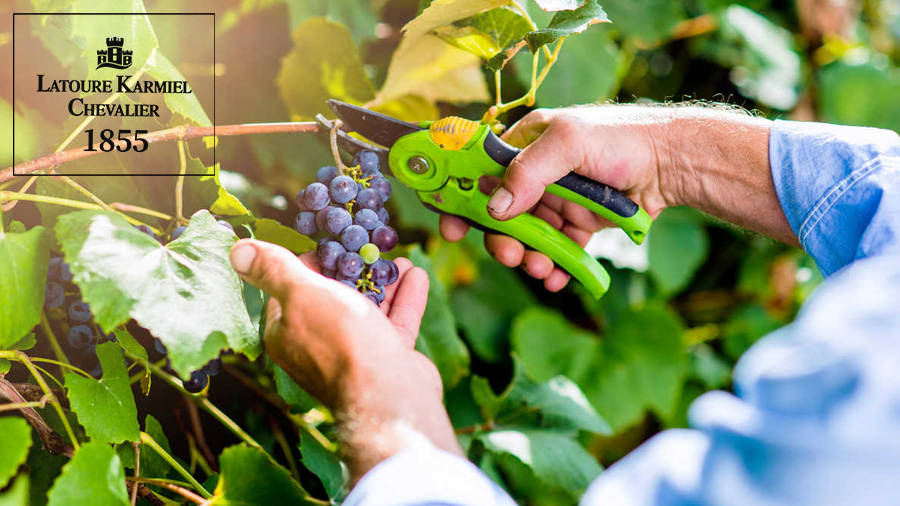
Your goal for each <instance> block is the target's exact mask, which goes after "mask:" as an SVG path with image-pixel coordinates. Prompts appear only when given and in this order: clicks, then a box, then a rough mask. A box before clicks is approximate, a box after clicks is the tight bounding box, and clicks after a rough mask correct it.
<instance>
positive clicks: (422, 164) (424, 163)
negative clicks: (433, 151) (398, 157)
mask: <svg viewBox="0 0 900 506" xmlns="http://www.w3.org/2000/svg"><path fill="white" fill-rule="evenodd" d="M406 166H407V167H409V170H411V171H412V172H414V173H416V174H425V173H426V172H428V169H429V168H430V167H429V166H428V160H426V159H425V157H423V156H418V155H416V156H413V157H412V158H410V159H409V160H408V161H407V162H406Z"/></svg>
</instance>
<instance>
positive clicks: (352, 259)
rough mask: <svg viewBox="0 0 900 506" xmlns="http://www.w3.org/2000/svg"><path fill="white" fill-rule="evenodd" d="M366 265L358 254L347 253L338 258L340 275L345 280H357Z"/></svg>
mask: <svg viewBox="0 0 900 506" xmlns="http://www.w3.org/2000/svg"><path fill="white" fill-rule="evenodd" d="M364 265H365V263H364V262H363V259H362V257H361V256H359V254H358V253H353V252H347V253H344V254H343V255H341V256H340V257H338V261H337V267H338V274H340V275H341V276H342V277H344V278H357V277H359V275H360V274H361V273H362V270H363V266H364Z"/></svg>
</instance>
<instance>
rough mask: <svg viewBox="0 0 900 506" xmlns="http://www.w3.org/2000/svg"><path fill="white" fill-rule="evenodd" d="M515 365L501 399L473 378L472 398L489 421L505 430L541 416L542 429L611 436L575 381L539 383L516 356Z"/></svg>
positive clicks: (560, 378) (558, 379)
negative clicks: (506, 427) (527, 373)
mask: <svg viewBox="0 0 900 506" xmlns="http://www.w3.org/2000/svg"><path fill="white" fill-rule="evenodd" d="M513 361H514V366H515V372H514V373H513V379H512V381H511V382H510V384H509V386H507V388H506V390H505V391H503V392H502V393H501V394H500V395H494V393H493V391H492V390H491V387H490V385H489V384H488V382H487V380H485V379H484V378H480V377H478V376H474V377H473V378H472V384H471V385H472V397H473V398H474V399H475V402H476V403H478V405H479V406H481V407H482V410H483V411H484V412H485V415H486V416H487V417H488V418H489V419H491V420H494V421H495V422H496V423H499V424H502V425H504V426H510V425H530V423H529V422H528V421H525V420H524V419H523V415H529V414H538V415H539V416H540V426H543V427H550V428H554V429H562V430H585V431H588V432H593V433H597V434H610V433H611V429H610V427H609V424H607V423H606V421H605V420H603V419H602V418H601V417H600V416H599V415H598V414H597V411H596V410H595V409H594V407H593V406H592V405H591V403H590V402H589V401H588V400H587V398H586V397H585V395H584V393H582V391H581V389H580V388H578V385H576V384H575V383H574V382H573V381H572V380H570V379H569V378H566V377H565V376H555V377H553V378H550V379H549V380H547V381H545V382H542V383H538V382H535V381H533V380H532V379H531V378H529V377H528V376H527V375H526V374H525V368H524V367H523V366H522V363H521V361H519V360H518V359H516V357H515V356H513ZM532 423H533V422H532Z"/></svg>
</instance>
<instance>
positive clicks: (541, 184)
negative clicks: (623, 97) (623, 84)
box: [441, 106, 674, 291]
mask: <svg viewBox="0 0 900 506" xmlns="http://www.w3.org/2000/svg"><path fill="white" fill-rule="evenodd" d="M662 112H663V110H662V109H651V108H638V107H631V106H591V107H571V108H565V109H538V110H535V111H533V112H531V113H529V114H528V115H527V116H525V117H524V118H523V119H522V120H521V121H519V122H518V123H516V124H515V125H513V127H512V128H511V129H510V130H509V131H507V132H506V133H505V134H504V136H503V138H504V140H506V141H507V142H509V143H510V144H513V145H515V146H519V147H523V146H525V149H524V150H523V151H522V153H520V154H519V156H517V157H516V158H515V160H513V162H512V164H510V166H509V168H508V169H507V171H506V176H505V177H504V178H503V181H502V183H499V182H498V181H494V182H493V185H494V187H490V188H482V190H485V189H487V190H488V191H490V190H492V189H493V190H494V193H493V196H492V197H491V200H490V203H489V204H488V211H489V212H490V213H491V215H492V216H493V217H494V218H496V219H500V220H507V219H510V218H513V217H515V216H517V215H519V214H521V213H523V212H531V213H533V214H534V215H535V216H537V217H539V218H541V219H543V220H544V221H546V222H547V223H549V224H550V225H552V226H553V227H555V228H557V229H559V230H561V231H562V232H563V233H565V234H566V235H568V236H569V237H571V238H572V239H573V240H574V241H575V242H577V243H578V244H580V245H582V246H584V245H585V244H586V243H587V241H588V240H589V239H590V237H591V235H592V234H593V233H594V232H596V231H597V230H600V229H601V228H603V227H607V226H610V225H612V224H611V223H610V222H609V221H607V220H605V219H603V218H601V217H599V216H597V215H596V214H594V213H592V212H591V211H589V210H587V209H586V208H584V207H582V206H579V205H578V204H575V203H574V202H570V201H568V200H565V199H562V198H560V197H557V196H555V195H551V194H549V193H546V192H545V191H544V189H545V188H546V187H547V186H548V185H549V184H552V183H554V182H555V181H556V180H557V179H559V178H561V177H562V176H564V175H566V174H568V173H569V172H571V171H575V172H576V173H578V174H581V175H583V176H585V177H588V178H590V179H593V180H595V181H600V182H603V183H606V184H608V185H610V186H612V187H613V188H616V189H619V190H620V191H622V192H623V193H625V194H626V195H628V196H629V197H630V198H631V199H632V200H634V201H635V202H637V203H638V204H640V205H641V206H642V207H643V208H644V209H646V210H647V211H648V212H649V213H650V215H651V216H652V217H654V218H655V217H656V216H657V215H658V214H659V213H660V212H661V211H662V210H663V209H664V208H665V207H667V206H670V205H673V200H674V199H673V196H672V195H671V194H670V193H667V192H666V191H665V190H666V185H665V184H662V183H665V182H666V181H667V180H668V178H667V177H665V175H664V174H661V169H662V168H664V167H668V165H667V164H662V163H660V160H659V157H660V156H661V155H662V153H661V152H660V151H659V149H658V143H659V140H660V139H659V132H656V131H654V129H653V126H654V125H656V124H659V123H661V122H662V121H663V119H664V118H663V115H662ZM535 139H536V140H535ZM498 183H499V185H498ZM467 230H468V225H467V224H466V222H464V221H463V220H461V219H459V218H457V217H455V216H449V215H442V216H441V233H442V235H443V236H444V237H445V238H446V239H447V240H450V241H457V240H459V239H461V238H462V237H463V236H464V235H465V233H466V231H467ZM485 246H486V248H487V250H488V251H489V252H491V254H492V255H493V256H494V257H496V258H497V260H499V261H500V262H501V263H503V264H504V265H507V266H509V267H516V266H518V265H523V266H524V268H525V270H526V272H528V273H529V274H530V275H531V276H533V277H535V278H538V279H543V280H544V286H545V287H546V288H547V289H548V290H550V291H558V290H560V289H562V288H563V287H564V286H565V285H566V283H567V282H568V280H569V275H568V274H567V273H566V272H565V271H563V270H562V269H560V268H559V267H555V266H554V264H553V261H552V260H550V258H549V257H548V256H547V255H544V254H543V253H539V252H537V251H531V250H526V249H525V247H524V245H523V244H522V243H521V242H519V241H517V240H516V239H513V238H512V237H509V236H505V235H498V234H487V235H486V236H485Z"/></svg>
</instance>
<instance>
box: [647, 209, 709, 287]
mask: <svg viewBox="0 0 900 506" xmlns="http://www.w3.org/2000/svg"><path fill="white" fill-rule="evenodd" d="M647 242H648V244H647V248H648V251H647V256H648V257H649V262H650V263H649V267H648V269H647V272H649V273H650V276H652V277H653V280H654V281H656V285H657V287H658V288H659V290H660V292H662V293H663V294H665V295H672V294H675V293H678V292H679V291H681V290H682V289H684V287H686V286H687V284H688V283H689V282H690V281H691V280H692V279H693V278H694V274H695V273H696V272H697V269H699V268H700V265H702V264H703V261H704V260H706V255H707V254H708V253H709V237H708V236H707V234H706V229H705V228H704V227H703V224H702V221H701V218H700V217H699V216H698V215H697V213H696V211H693V210H690V209H686V208H671V209H667V210H666V211H664V212H663V213H662V214H661V215H660V216H659V217H658V218H657V219H656V220H655V221H654V223H653V227H652V228H651V229H650V236H649V237H648V238H647Z"/></svg>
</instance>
